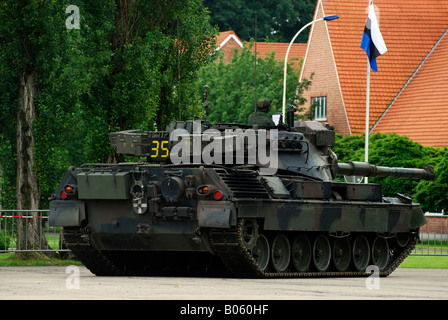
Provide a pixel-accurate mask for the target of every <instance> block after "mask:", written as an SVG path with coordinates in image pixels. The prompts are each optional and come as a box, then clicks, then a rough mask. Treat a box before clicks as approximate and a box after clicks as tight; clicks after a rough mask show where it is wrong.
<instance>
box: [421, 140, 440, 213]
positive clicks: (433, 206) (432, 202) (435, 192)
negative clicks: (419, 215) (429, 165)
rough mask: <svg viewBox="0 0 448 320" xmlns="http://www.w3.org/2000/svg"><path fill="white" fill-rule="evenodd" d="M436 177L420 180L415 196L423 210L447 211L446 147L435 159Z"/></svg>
mask: <svg viewBox="0 0 448 320" xmlns="http://www.w3.org/2000/svg"><path fill="white" fill-rule="evenodd" d="M434 170H435V172H436V178H435V179H434V180H432V181H420V183H419V184H418V185H417V187H416V189H415V190H416V193H415V198H416V200H417V201H418V202H420V203H421V204H422V208H423V210H424V211H429V212H441V211H442V210H445V212H447V211H448V197H447V195H448V149H446V148H445V150H444V152H443V153H442V155H441V156H440V157H438V158H437V160H436V165H435V167H434Z"/></svg>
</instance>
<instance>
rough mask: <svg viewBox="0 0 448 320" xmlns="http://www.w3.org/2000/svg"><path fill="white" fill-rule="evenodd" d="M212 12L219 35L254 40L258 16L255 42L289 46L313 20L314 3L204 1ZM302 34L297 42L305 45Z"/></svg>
mask: <svg viewBox="0 0 448 320" xmlns="http://www.w3.org/2000/svg"><path fill="white" fill-rule="evenodd" d="M204 6H205V7H208V8H209V9H210V12H211V17H212V20H211V22H212V24H213V25H218V26H219V29H220V30H221V31H228V30H233V31H235V32H236V34H238V36H239V37H240V38H241V39H242V40H244V41H249V40H250V38H251V37H253V36H254V32H255V30H254V23H255V22H254V21H255V14H256V15H257V26H258V27H257V29H258V31H257V38H258V39H265V40H269V41H272V42H289V41H291V39H292V37H293V36H294V35H295V34H296V32H297V31H299V30H300V28H302V27H303V26H304V25H305V24H307V23H308V22H310V21H311V20H312V19H313V13H314V9H315V7H316V0H281V1H270V0H258V1H247V0H245V1H244V0H205V1H204ZM307 39H308V34H306V33H304V34H302V35H300V37H299V38H298V40H297V41H298V42H302V43H306V41H307Z"/></svg>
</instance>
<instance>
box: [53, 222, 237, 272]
mask: <svg viewBox="0 0 448 320" xmlns="http://www.w3.org/2000/svg"><path fill="white" fill-rule="evenodd" d="M62 237H63V241H64V245H65V246H66V247H67V248H68V249H70V250H71V251H72V253H73V254H74V255H75V256H76V257H77V258H78V259H79V260H80V261H81V262H82V263H83V265H84V266H85V267H86V268H87V269H89V270H90V271H91V272H92V273H93V274H95V275H97V276H210V277H214V276H215V277H216V276H230V275H231V274H230V272H229V270H228V269H227V268H226V267H225V266H224V265H223V263H222V261H221V260H220V259H219V257H217V256H216V255H212V254H210V253H208V252H200V253H195V252H162V251H161V252H153V251H152V252H150V251H146V252H141V251H102V250H98V249H97V248H96V246H95V244H94V242H93V241H92V240H91V237H90V235H89V233H87V232H86V231H85V229H83V228H81V229H68V228H64V230H63V232H62ZM154 261H156V262H157V263H154Z"/></svg>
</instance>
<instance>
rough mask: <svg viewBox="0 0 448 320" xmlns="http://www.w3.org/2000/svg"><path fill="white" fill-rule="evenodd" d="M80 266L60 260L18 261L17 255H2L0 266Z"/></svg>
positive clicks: (0, 254) (74, 262)
mask: <svg viewBox="0 0 448 320" xmlns="http://www.w3.org/2000/svg"><path fill="white" fill-rule="evenodd" d="M69 265H79V266H81V265H82V263H81V262H79V261H77V260H67V259H59V258H44V259H28V260H22V259H18V258H17V256H16V254H15V253H9V252H8V253H0V266H3V267H7V266H10V267H16V266H69Z"/></svg>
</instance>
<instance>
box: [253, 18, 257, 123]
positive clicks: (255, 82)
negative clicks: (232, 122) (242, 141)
mask: <svg viewBox="0 0 448 320" xmlns="http://www.w3.org/2000/svg"><path fill="white" fill-rule="evenodd" d="M254 45H255V73H254V87H255V88H254V89H255V90H254V99H255V101H254V102H255V103H254V125H253V127H254V129H258V123H257V13H256V12H255V39H254Z"/></svg>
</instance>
